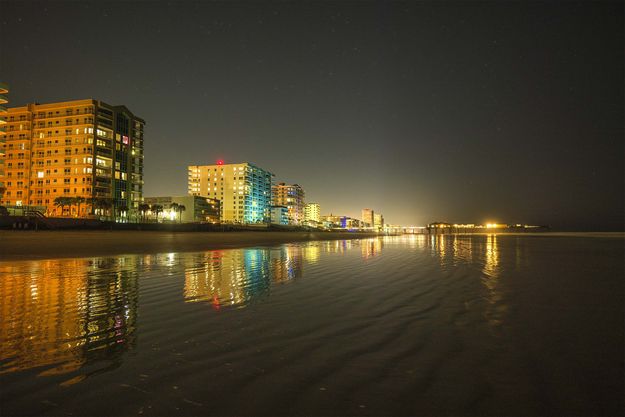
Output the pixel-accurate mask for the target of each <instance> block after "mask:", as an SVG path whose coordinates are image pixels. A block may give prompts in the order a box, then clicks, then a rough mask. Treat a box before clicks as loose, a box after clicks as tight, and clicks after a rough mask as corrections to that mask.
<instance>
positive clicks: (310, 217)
mask: <svg viewBox="0 0 625 417" xmlns="http://www.w3.org/2000/svg"><path fill="white" fill-rule="evenodd" d="M304 220H306V221H313V222H317V223H319V222H321V209H320V207H319V204H317V203H308V204H306V206H305V207H304Z"/></svg>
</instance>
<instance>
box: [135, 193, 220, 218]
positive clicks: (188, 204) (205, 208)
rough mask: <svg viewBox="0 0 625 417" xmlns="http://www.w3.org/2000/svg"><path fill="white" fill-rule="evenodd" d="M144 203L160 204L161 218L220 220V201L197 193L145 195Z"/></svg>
mask: <svg viewBox="0 0 625 417" xmlns="http://www.w3.org/2000/svg"><path fill="white" fill-rule="evenodd" d="M144 203H145V204H148V205H150V206H152V205H155V204H156V205H160V206H161V207H162V208H163V212H162V214H161V218H162V219H163V220H167V221H171V222H181V223H219V222H220V201H219V200H217V199H214V198H209V197H201V196H197V195H185V196H181V197H145V199H144ZM174 204H175V205H174Z"/></svg>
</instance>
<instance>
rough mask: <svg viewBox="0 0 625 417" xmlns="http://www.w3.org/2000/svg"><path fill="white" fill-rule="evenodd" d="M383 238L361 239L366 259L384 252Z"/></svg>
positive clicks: (362, 251)
mask: <svg viewBox="0 0 625 417" xmlns="http://www.w3.org/2000/svg"><path fill="white" fill-rule="evenodd" d="M382 247H383V246H382V239H381V238H373V239H362V240H361V241H360V250H361V254H362V257H363V258H364V259H369V258H373V257H374V256H377V255H379V254H380V252H382Z"/></svg>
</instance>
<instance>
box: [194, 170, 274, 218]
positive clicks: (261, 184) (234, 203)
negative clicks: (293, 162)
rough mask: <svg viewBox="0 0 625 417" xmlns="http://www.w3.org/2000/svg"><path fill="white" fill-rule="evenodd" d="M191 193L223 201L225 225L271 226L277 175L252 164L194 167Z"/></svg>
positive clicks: (222, 211) (222, 215)
mask: <svg viewBox="0 0 625 417" xmlns="http://www.w3.org/2000/svg"><path fill="white" fill-rule="evenodd" d="M188 171H189V172H188V174H189V178H188V180H189V181H188V190H189V194H191V195H199V196H203V197H209V198H214V199H218V200H220V201H221V222H222V223H237V224H253V223H269V221H270V219H271V185H272V178H273V174H272V173H271V172H269V171H267V170H265V169H262V168H259V167H257V166H256V165H254V164H251V163H249V162H241V163H238V164H224V162H223V161H217V164H216V165H190V166H189V167H188Z"/></svg>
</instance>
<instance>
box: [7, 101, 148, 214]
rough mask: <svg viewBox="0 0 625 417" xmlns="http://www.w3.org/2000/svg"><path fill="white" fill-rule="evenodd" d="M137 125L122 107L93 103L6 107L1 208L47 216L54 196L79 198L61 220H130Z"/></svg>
mask: <svg viewBox="0 0 625 417" xmlns="http://www.w3.org/2000/svg"><path fill="white" fill-rule="evenodd" d="M144 125H145V122H144V121H143V120H142V119H141V118H139V117H137V116H135V115H134V114H133V113H132V112H131V111H130V110H128V109H127V108H126V107H125V106H112V105H109V104H106V103H104V102H102V101H99V100H93V99H86V100H75V101H65V102H58V103H48V104H38V103H34V104H28V105H26V106H23V107H13V108H9V110H8V114H7V132H6V144H5V153H6V159H5V161H6V163H5V184H6V192H5V195H4V197H3V199H2V202H3V203H4V204H6V205H11V206H37V207H38V209H40V210H43V211H46V212H47V214H49V215H54V214H59V212H58V207H57V206H56V205H55V199H57V197H71V198H75V197H82V198H84V202H83V204H76V205H72V206H71V208H70V210H71V212H69V213H67V214H68V215H72V216H75V217H84V216H87V215H89V214H92V213H93V211H94V210H95V211H96V212H98V213H99V214H102V215H104V214H106V215H107V216H115V217H116V218H117V219H123V218H124V217H132V216H136V215H137V210H138V205H139V204H140V203H141V201H142V198H143V128H144ZM61 210H64V208H63V207H61ZM60 214H63V213H60Z"/></svg>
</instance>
